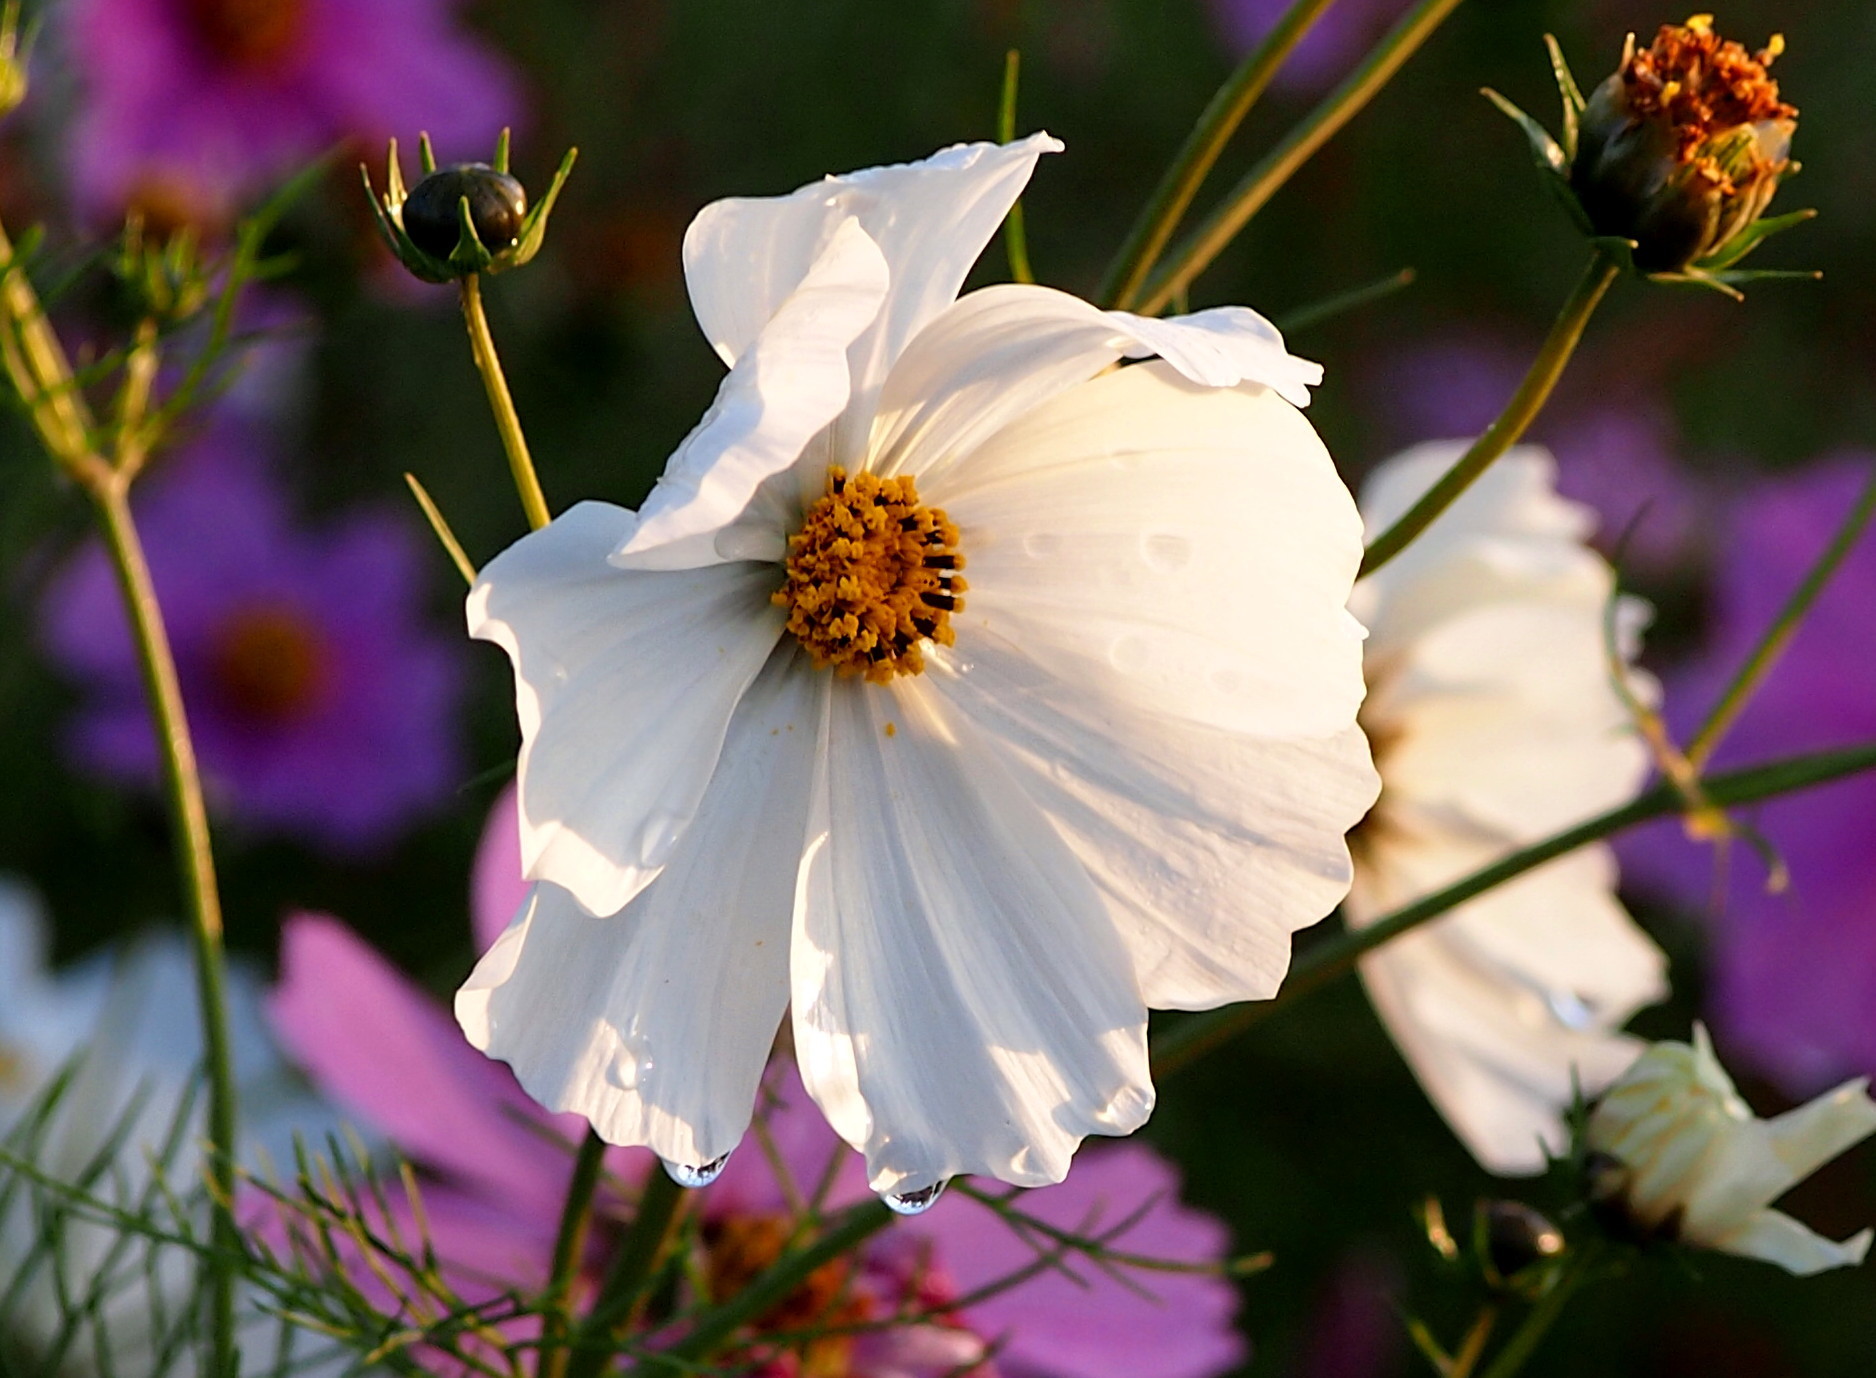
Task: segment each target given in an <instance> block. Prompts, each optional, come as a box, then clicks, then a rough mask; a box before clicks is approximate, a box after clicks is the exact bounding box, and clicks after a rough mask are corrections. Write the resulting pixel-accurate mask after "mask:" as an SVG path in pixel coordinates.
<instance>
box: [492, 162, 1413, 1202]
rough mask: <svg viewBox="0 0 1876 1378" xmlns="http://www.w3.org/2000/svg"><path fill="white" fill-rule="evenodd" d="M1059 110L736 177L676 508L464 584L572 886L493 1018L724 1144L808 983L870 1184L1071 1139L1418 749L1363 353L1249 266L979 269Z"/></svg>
mask: <svg viewBox="0 0 1876 1378" xmlns="http://www.w3.org/2000/svg"><path fill="white" fill-rule="evenodd" d="M1058 147H1059V145H1057V144H1056V143H1055V142H1054V141H1053V140H1051V139H1049V138H1047V136H1040V135H1039V136H1036V137H1035V138H1032V139H1029V140H1027V141H1024V142H1021V143H1016V144H1011V145H1007V146H1003V147H997V146H993V145H988V144H976V145H965V146H960V147H957V148H953V149H948V150H945V151H944V152H942V153H939V154H937V155H935V156H934V157H932V158H929V159H927V160H925V161H924V162H922V163H915V164H910V165H907V166H900V167H885V168H874V169H870V170H868V171H865V172H859V173H854V174H852V175H850V176H846V177H839V178H829V179H827V180H826V181H823V182H820V183H816V184H812V185H810V186H807V187H803V188H802V189H801V190H799V191H797V192H795V193H794V194H793V195H790V196H783V197H773V198H766V199H756V200H731V201H723V202H718V203H716V204H715V205H712V206H710V207H708V208H706V209H705V210H704V211H703V212H702V213H701V214H700V215H699V216H698V218H697V220H696V221H695V222H694V223H693V224H692V226H691V228H690V232H689V234H688V235H687V237H686V240H685V267H686V273H687V276H688V279H689V283H690V290H691V299H692V304H693V306H694V308H695V310H696V313H697V318H698V321H699V322H700V324H701V325H702V326H703V329H704V331H705V333H706V334H707V335H708V336H709V338H710V339H711V341H712V342H713V343H714V344H715V345H716V347H717V349H718V352H719V353H720V354H721V355H722V356H723V358H724V359H725V361H726V362H728V363H729V364H730V366H731V368H730V373H729V375H728V377H727V378H726V379H725V380H724V382H723V385H722V388H721V390H720V391H719V393H718V395H717V400H716V402H715V404H714V405H713V406H712V407H711V409H710V411H709V412H708V413H707V414H706V415H705V417H704V419H703V420H702V422H700V423H699V425H698V426H697V428H696V430H695V431H694V432H693V433H692V434H691V435H690V437H689V438H688V439H686V440H685V442H684V443H683V444H682V445H681V446H680V447H679V449H678V450H677V452H676V453H675V454H674V455H673V456H672V458H671V460H670V462H669V464H668V466H667V468H666V470H665V474H664V477H663V478H662V479H661V480H660V481H659V484H658V486H657V488H656V489H655V490H654V491H653V492H652V494H651V496H650V498H649V499H648V500H647V501H646V503H645V504H644V506H643V508H642V509H641V510H640V511H639V512H637V513H633V512H629V511H626V510H624V509H621V508H618V507H612V506H608V505H605V504H601V503H583V504H581V505H580V506H578V507H575V508H574V509H573V510H571V511H569V512H567V513H566V514H565V515H563V516H562V517H560V518H559V519H558V520H557V521H555V522H554V523H553V524H552V525H551V526H549V527H547V528H546V529H545V530H543V531H540V532H537V533H535V534H533V535H531V536H528V537H526V538H524V539H523V540H521V541H520V542H518V543H517V544H516V545H515V546H513V547H512V548H511V549H510V550H508V551H507V552H506V553H504V554H503V555H502V556H500V557H499V558H498V559H496V560H495V561H493V562H492V563H491V564H490V565H489V566H488V568H487V569H486V570H485V571H484V572H483V574H482V577H481V578H480V579H479V580H478V581H477V584H476V586H475V589H474V590H473V592H472V593H471V595H470V600H469V624H470V630H471V631H472V633H473V634H474V635H476V636H478V637H482V638H484V639H487V640H490V641H494V642H496V643H498V644H499V645H501V646H502V647H503V648H504V649H505V650H506V651H507V652H508V653H509V655H510V656H511V657H512V659H513V661H514V665H515V677H516V700H517V706H518V710H519V716H520V720H521V729H522V738H523V745H522V754H521V765H520V812H521V830H522V854H523V863H524V866H525V867H526V870H527V874H528V876H529V877H530V879H532V880H534V881H536V882H538V883H537V884H536V885H535V887H534V889H533V891H532V893H531V895H530V897H529V899H528V901H527V902H526V904H525V905H524V906H523V908H522V910H521V912H520V913H519V914H518V915H517V917H516V919H515V921H514V923H513V924H512V925H511V926H510V927H509V929H508V931H507V932H506V933H505V934H504V936H503V937H502V939H501V940H500V941H499V942H498V943H497V944H496V946H495V947H494V948H493V949H491V950H490V952H489V953H488V954H487V955H486V956H485V957H484V959H483V961H482V962H481V964H480V965H479V966H478V967H477V969H476V971H475V973H474V975H473V976H472V977H471V978H470V981H469V983H468V984H467V985H466V986H465V987H464V988H463V990H462V992H461V993H460V994H459V996H458V997H457V1014H458V1017H459V1018H460V1020H461V1022H462V1024H463V1027H464V1029H465V1030H466V1031H467V1033H468V1035H469V1037H470V1039H471V1040H472V1041H473V1042H474V1043H475V1044H476V1045H477V1046H478V1047H481V1048H483V1049H485V1050H486V1051H488V1052H489V1053H490V1054H491V1055H493V1056H496V1057H499V1058H502V1059H504V1060H505V1061H507V1062H509V1063H511V1064H512V1065H513V1066H514V1068H515V1070H516V1072H517V1074H518V1075H519V1076H520V1078H521V1081H522V1084H523V1085H524V1086H526V1087H527V1088H528V1090H529V1091H530V1092H531V1093H532V1094H533V1095H535V1096H536V1097H537V1098H538V1099H540V1100H542V1101H543V1102H545V1103H546V1104H548V1105H549V1106H552V1107H554V1108H556V1109H567V1110H575V1111H578V1112H580V1113H582V1114H584V1115H586V1116H587V1117H588V1118H589V1119H591V1120H592V1122H593V1123H594V1125H595V1126H596V1127H597V1128H598V1130H599V1132H600V1133H601V1134H602V1135H603V1136H605V1137H606V1138H608V1139H610V1140H612V1141H613V1142H616V1143H637V1144H647V1145H649V1146H650V1147H651V1148H652V1149H654V1150H655V1151H656V1152H657V1153H659V1154H660V1155H661V1156H662V1157H664V1158H665V1159H666V1160H667V1162H671V1163H674V1164H679V1165H688V1166H689V1168H690V1169H692V1170H690V1171H688V1172H685V1173H683V1174H682V1175H683V1176H685V1177H687V1178H689V1179H690V1180H699V1179H701V1178H704V1177H707V1176H708V1175H709V1173H708V1170H707V1165H710V1164H712V1163H713V1162H714V1161H715V1160H717V1159H719V1158H721V1157H722V1156H723V1155H724V1154H727V1153H728V1152H729V1150H730V1149H731V1148H733V1147H734V1146H735V1145H736V1143H737V1141H738V1140H739V1139H740V1138H741V1137H742V1134H743V1131H744V1130H745V1128H746V1127H747V1125H748V1122H749V1116H750V1109H751V1105H752V1103H753V1100H754V1097H755V1094H756V1089H757V1082H758V1079H759V1078H760V1076H761V1072H762V1067H763V1064H764V1062H765V1061H766V1059H767V1057H768V1054H769V1050H770V1046H771V1044H772V1041H773V1039H774V1035H775V1033H776V1030H777V1027H778V1026H779V1025H780V1024H781V1022H782V1020H783V1018H784V1017H785V1016H787V1017H788V1018H789V1019H790V1020H791V1026H792V1032H793V1044H794V1050H795V1055H796V1057H797V1058H798V1060H799V1062H800V1066H801V1072H802V1077H803V1079H804V1081H805V1082H806V1084H807V1087H808V1090H809V1092H810V1093H811V1094H812V1095H813V1097H814V1099H815V1100H816V1101H817V1102H818V1103H819V1105H820V1107H821V1109H822V1110H823V1112H824V1113H825V1114H826V1115H827V1117H828V1120H829V1121H830V1122H831V1123H832V1124H833V1126H834V1128H835V1129H836V1130H837V1131H838V1132H839V1133H840V1134H841V1136H842V1137H843V1138H845V1139H846V1140H848V1142H850V1143H852V1144H853V1145H855V1146H856V1147H858V1148H860V1149H862V1150H864V1151H865V1153H866V1155H867V1159H868V1165H869V1171H870V1175H871V1180H872V1184H873V1186H874V1188H875V1189H876V1190H878V1191H881V1192H884V1193H888V1194H889V1197H897V1198H899V1199H900V1200H901V1201H902V1202H903V1201H905V1200H911V1201H913V1202H916V1201H919V1200H922V1199H925V1198H926V1196H927V1195H928V1194H929V1193H930V1192H931V1191H932V1190H933V1189H935V1188H936V1187H937V1186H939V1185H940V1184H942V1182H943V1181H944V1180H945V1179H946V1178H948V1177H950V1176H952V1175H953V1174H956V1173H960V1172H977V1173H987V1174H991V1175H994V1176H997V1177H1000V1178H1002V1179H1003V1180H1005V1181H1009V1182H1014V1183H1019V1184H1029V1185H1033V1184H1039V1183H1044V1182H1051V1181H1056V1180H1059V1179H1060V1178H1061V1177H1062V1176H1063V1175H1064V1174H1065V1173H1066V1171H1067V1169H1068V1163H1069V1159H1070V1155H1071V1154H1072V1153H1073V1152H1074V1149H1075V1147H1076V1145H1077V1144H1078V1143H1079V1142H1080V1140H1081V1138H1082V1137H1083V1136H1084V1135H1087V1134H1090V1133H1095V1134H1124V1133H1127V1132H1129V1131H1131V1130H1132V1129H1134V1128H1136V1127H1137V1126H1138V1125H1139V1124H1140V1123H1141V1122H1142V1121H1143V1120H1144V1119H1145V1117H1146V1115H1147V1113H1148V1111H1149V1110H1150V1109H1151V1105H1152V1099H1153V1091H1152V1085H1151V1081H1150V1079H1149V1077H1148V1071H1147V1058H1146V1038H1145V1032H1146V1010H1147V1007H1148V1006H1156V1007H1176V1008H1203V1007H1207V1006H1211V1005H1216V1004H1220V1003H1223V1002H1225V1001H1230V1000H1241V999H1250V998H1260V997H1267V996H1269V995H1270V994H1272V993H1273V992H1274V990H1275V989H1276V986H1277V984H1278V982H1279V981H1280V980H1281V978H1282V976H1283V973H1284V971H1285V969H1286V967H1287V964H1288V961H1289V951H1290V934H1291V932H1292V931H1293V930H1295V929H1297V928H1299V927H1301V926H1303V925H1306V924H1308V923H1311V922H1314V921H1315V920H1316V919H1317V918H1319V917H1320V916H1321V915H1323V914H1324V913H1326V912H1327V911H1328V910H1329V909H1330V908H1332V907H1333V906H1334V905H1335V903H1336V902H1337V901H1338V900H1339V899H1340V898H1341V896H1342V894H1343V892H1344V891H1345V890H1346V888H1347V885H1348V881H1349V868H1348V857H1347V851H1346V848H1345V845H1344V842H1343V834H1344V832H1345V831H1346V830H1347V828H1348V827H1349V826H1350V825H1352V824H1353V823H1354V822H1355V820H1356V819H1358V818H1359V817H1360V816H1361V814H1362V813H1363V811H1364V810H1365V809H1366V808H1367V807H1368V805H1369V803H1370V802H1371V801H1372V799H1373V797H1374V793H1375V789H1376V782H1375V778H1374V775H1373V772H1372V770H1371V768H1370V765H1369V761H1368V755H1367V750H1366V747H1365V744H1364V742H1363V740H1362V738H1361V735H1360V733H1359V731H1358V730H1357V729H1356V727H1355V712H1356V708H1357V706H1358V704H1359V703H1360V701H1361V697H1362V681H1361V637H1362V633H1361V629H1360V627H1359V626H1358V625H1357V624H1356V623H1355V621H1354V620H1353V619H1352V618H1351V617H1350V616H1349V615H1348V613H1347V612H1346V610H1345V606H1344V605H1345V603H1346V599H1347V596H1348V592H1349V588H1350V585H1351V583H1352V580H1353V577H1354V572H1355V569H1356V566H1357V564H1358V562H1359V560H1360V555H1361V525H1360V520H1359V518H1358V517H1357V515H1356V513H1355V508H1354V504H1353V501H1352V500H1351V498H1350V497H1349V495H1348V492H1347V490H1346V489H1345V488H1344V487H1343V485H1342V483H1341V481H1340V480H1339V479H1338V478H1337V476H1336V473H1335V470H1334V468H1333V466H1332V465H1331V463H1330V460H1329V457H1328V455H1327V454H1326V453H1325V452H1324V450H1323V448H1322V445H1321V443H1320V442H1319V441H1318V440H1317V438H1316V435H1315V432H1314V431H1313V430H1312V429H1311V428H1310V426H1309V424H1308V423H1307V422H1306V421H1305V420H1304V419H1303V417H1302V415H1301V414H1300V413H1299V412H1298V411H1297V410H1296V405H1292V403H1295V404H1297V405H1300V404H1302V403H1304V402H1306V401H1307V392H1306V390H1305V389H1306V387H1307V385H1309V384H1311V383H1314V382H1315V381H1316V380H1317V378H1318V376H1319V373H1320V370H1318V369H1317V368H1316V367H1315V366H1314V365H1312V364H1307V363H1305V362H1303V361H1301V360H1298V359H1296V358H1294V357H1292V356H1291V355H1289V354H1288V353H1287V352H1286V351H1285V350H1284V348H1283V344H1282V341H1281V338H1280V337H1279V336H1278V335H1277V332H1276V331H1275V330H1274V329H1273V328H1272V327H1271V326H1270V325H1269V324H1268V323H1267V322H1265V321H1263V319H1262V318H1261V317H1258V316H1256V315H1254V314H1253V313H1251V312H1249V311H1246V310H1243V309H1242V308H1222V309H1219V310H1214V311H1208V312H1204V313H1201V314H1200V315H1198V316H1193V317H1186V318H1183V319H1179V320H1172V321H1150V320H1143V319H1140V318H1138V317H1132V316H1127V315H1124V314H1121V313H1111V312H1102V311H1099V310H1097V309H1096V308H1094V307H1092V306H1090V305H1088V304H1087V303H1085V302H1082V301H1079V300H1077V299H1076V298H1073V297H1070V296H1067V295H1065V294H1063V293H1060V292H1056V291H1052V290H1049V289H1045V288H1040V287H1026V286H1002V287H992V288H987V289H985V290H982V291H978V292H973V293H971V294H970V295H968V296H965V297H964V298H962V299H955V298H956V295H957V291H958V288H959V286H960V285H961V284H962V282H963V280H964V276H965V273H966V272H967V271H968V270H969V268H970V265H971V263H972V262H973V261H974V260H975V259H976V257H977V256H978V254H979V253H980V252H981V251H982V249H983V246H984V245H985V243H986V242H987V241H988V240H989V238H990V236H991V235H992V234H993V233H994V232H995V230H996V227H997V226H998V224H999V223H1000V222H1001V220H1002V219H1003V216H1004V214H1005V212H1006V211H1007V210H1008V208H1009V206H1010V205H1011V203H1012V202H1013V201H1014V199H1015V197H1016V196H1017V194H1018V193H1019V192H1020V191H1021V189H1022V187H1023V185H1024V183H1025V182H1026V181H1027V180H1028V177H1029V174H1030V172H1031V171H1032V169H1033V167H1034V164H1035V161H1036V159H1037V157H1038V156H1039V155H1040V154H1041V153H1042V152H1044V151H1049V150H1052V149H1055V148H1058ZM1152 356H1157V357H1156V358H1152ZM1131 358H1138V359H1147V358H1152V361H1151V362H1144V363H1140V364H1138V365H1137V366H1133V367H1125V368H1115V367H1114V365H1115V364H1116V363H1117V362H1119V361H1120V360H1122V359H1131ZM1286 398H1287V399H1289V400H1285V399H1286ZM595 916H598V917H595Z"/></svg>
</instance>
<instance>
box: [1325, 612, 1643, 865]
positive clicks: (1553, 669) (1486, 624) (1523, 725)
mask: <svg viewBox="0 0 1876 1378" xmlns="http://www.w3.org/2000/svg"><path fill="white" fill-rule="evenodd" d="M1376 639H1377V642H1378V641H1379V640H1380V637H1379V635H1377V638H1376ZM1371 678H1372V682H1373V683H1374V684H1375V686H1376V687H1375V691H1374V694H1373V697H1372V698H1371V699H1370V701H1369V704H1368V707H1367V708H1366V709H1365V710H1364V711H1363V715H1362V716H1363V721H1364V722H1365V723H1367V724H1368V725H1369V727H1370V729H1371V730H1373V731H1376V732H1378V733H1380V734H1381V735H1382V736H1383V737H1385V738H1387V739H1389V741H1390V745H1389V746H1388V747H1387V749H1386V751H1385V753H1384V755H1383V758H1382V763H1381V768H1382V772H1383V775H1384V778H1385V779H1386V781H1387V788H1388V789H1389V790H1390V791H1393V792H1394V793H1395V794H1396V795H1397V796H1399V797H1401V798H1404V799H1408V800H1411V801H1412V802H1413V803H1414V805H1415V806H1417V807H1422V808H1431V807H1434V806H1438V807H1442V808H1447V809H1451V810H1453V811H1454V812H1456V813H1458V814H1461V815H1463V816H1464V817H1466V818H1468V819H1471V820H1473V821H1474V822H1476V823H1477V824H1478V825H1479V826H1480V827H1481V828H1486V829H1492V830H1497V831H1499V832H1500V833H1502V835H1503V836H1504V837H1505V838H1506V839H1507V840H1508V841H1510V840H1520V841H1522V840H1533V839H1536V838H1538V837H1543V836H1546V835H1548V834H1550V833H1553V832H1555V831H1557V830H1558V829H1560V828H1564V827H1568V826H1569V825H1571V824H1573V823H1577V822H1580V821H1581V820H1583V819H1585V818H1588V817H1590V816H1591V815H1593V814H1597V813H1601V812H1603V811H1604V810H1606V809H1611V808H1615V807H1617V806H1619V805H1620V804H1622V803H1625V802H1626V801H1627V800H1629V799H1632V798H1633V797H1634V796H1635V793H1636V791H1637V790H1638V789H1640V787H1641V783H1642V781H1643V780H1644V779H1645V778H1646V776H1647V773H1648V768H1649V761H1648V752H1647V749H1646V748H1645V747H1644V746H1643V744H1642V742H1641V740H1640V738H1639V737H1638V736H1637V735H1636V733H1635V731H1634V728H1633V726H1632V725H1631V723H1630V720H1629V714H1628V710H1627V708H1626V707H1625V706H1624V705H1623V703H1622V701H1621V699H1619V698H1618V697H1617V696H1616V693H1615V690H1614V689H1613V687H1612V686H1611V684H1610V682H1609V670H1608V665H1607V658H1606V656H1605V654H1604V650H1603V631H1602V608H1601V604H1600V603H1599V602H1589V601H1587V600H1583V599H1577V598H1569V599H1565V600H1553V599H1539V598H1537V597H1530V598H1525V599H1504V600H1500V601H1496V602H1491V603H1486V604H1484V605H1482V606H1478V607H1475V608H1472V609H1469V610H1467V611H1465V612H1463V613H1457V614H1455V615H1453V616H1450V617H1448V618H1446V619H1445V620H1444V621H1442V622H1440V623H1439V624H1438V625H1437V626H1434V627H1432V628H1429V629H1427V630H1425V631H1424V632H1423V633H1422V634H1421V635H1420V636H1419V637H1418V638H1417V639H1416V640H1415V641H1414V642H1413V644H1412V645H1411V646H1408V647H1403V648H1401V649H1400V651H1399V652H1398V654H1397V657H1396V658H1394V659H1393V660H1388V659H1386V658H1383V659H1382V660H1381V661H1380V663H1379V665H1378V666H1377V667H1375V669H1374V673H1373V675H1372V677H1371Z"/></svg>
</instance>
